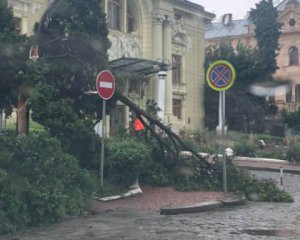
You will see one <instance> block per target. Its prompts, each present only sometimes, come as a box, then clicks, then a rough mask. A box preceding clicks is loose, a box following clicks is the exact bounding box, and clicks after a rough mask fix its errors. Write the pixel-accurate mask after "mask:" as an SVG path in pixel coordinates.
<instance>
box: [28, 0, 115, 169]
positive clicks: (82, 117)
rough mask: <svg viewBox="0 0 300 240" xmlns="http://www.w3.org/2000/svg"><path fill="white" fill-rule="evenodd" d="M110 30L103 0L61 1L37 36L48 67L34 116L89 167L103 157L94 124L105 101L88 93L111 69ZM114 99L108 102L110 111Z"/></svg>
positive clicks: (53, 6)
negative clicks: (109, 60) (109, 66)
mask: <svg viewBox="0 0 300 240" xmlns="http://www.w3.org/2000/svg"><path fill="white" fill-rule="evenodd" d="M107 35H108V30H107V27H106V19H105V15H104V13H103V11H102V8H101V5H100V3H99V1H98V0H90V1H85V0H56V1H53V2H52V4H50V6H49V8H48V10H46V12H45V13H44V15H43V16H42V19H41V22H40V23H39V25H38V26H37V32H36V36H35V38H34V41H33V44H34V45H37V46H38V47H39V56H40V58H39V61H38V62H39V64H42V65H43V69H44V70H45V72H44V74H43V79H42V80H39V81H37V82H36V83H35V87H34V89H33V91H32V94H31V96H30V106H31V108H32V118H33V120H35V121H37V122H38V123H40V124H41V125H43V126H44V127H46V128H47V129H49V130H50V132H51V134H52V135H53V136H55V137H57V138H58V139H59V140H60V141H61V142H62V144H63V146H64V150H66V151H67V152H69V153H71V154H73V155H75V156H76V157H77V158H79V159H80V161H81V163H82V165H83V166H85V167H90V166H91V165H93V164H96V161H97V159H98V158H99V150H98V149H99V148H98V147H97V144H99V141H98V139H97V136H96V134H95V133H94V124H95V122H96V121H99V120H100V119H101V118H102V116H101V114H102V113H101V106H102V105H101V102H102V101H101V100H100V98H98V97H95V96H94V95H89V94H87V92H88V91H90V90H93V89H95V81H96V76H97V74H98V73H99V72H100V71H101V70H104V69H105V68H106V65H107V61H108V59H107V49H108V47H109V45H110V44H109V41H108V38H107ZM114 102H115V99H112V101H109V102H108V111H110V110H111V109H112V107H113V105H114Z"/></svg>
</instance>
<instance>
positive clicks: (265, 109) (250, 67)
mask: <svg viewBox="0 0 300 240" xmlns="http://www.w3.org/2000/svg"><path fill="white" fill-rule="evenodd" d="M277 17H278V13H277V10H276V8H275V7H273V4H272V1H271V0H261V1H260V2H259V3H258V4H256V8H255V9H252V10H251V19H252V22H253V23H254V24H255V26H256V29H255V34H256V35H255V37H256V39H257V45H258V46H257V48H254V49H252V48H250V47H246V46H245V45H243V44H238V46H237V47H236V49H233V47H232V46H231V44H227V43H222V42H221V43H220V45H219V46H209V47H208V48H207V49H206V69H207V68H208V66H209V64H210V63H211V62H213V61H215V60H220V59H224V60H228V61H229V62H231V63H232V64H233V66H234V67H235V69H236V72H237V80H236V83H235V84H234V85H233V87H232V88H231V89H230V90H229V91H226V95H227V98H226V119H227V123H228V125H229V128H230V129H232V130H237V131H244V132H263V131H264V130H265V128H266V122H265V119H266V115H267V114H268V113H269V112H271V111H270V107H273V106H269V105H268V104H266V102H265V99H264V97H258V96H254V95H252V94H250V93H249V88H250V87H251V85H252V84H254V83H256V82H263V81H273V78H272V74H273V73H274V72H275V71H276V69H277V63H276V56H277V50H278V39H279V36H280V27H281V24H280V23H278V21H277ZM205 111H206V116H205V117H206V125H207V126H208V127H209V128H210V129H214V128H215V127H216V125H217V121H218V93H216V92H214V91H213V90H211V89H210V88H209V87H208V86H206V92H205Z"/></svg>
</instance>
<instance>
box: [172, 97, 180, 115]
mask: <svg viewBox="0 0 300 240" xmlns="http://www.w3.org/2000/svg"><path fill="white" fill-rule="evenodd" d="M173 115H174V116H176V117H177V118H178V119H182V101H181V100H180V99H173Z"/></svg>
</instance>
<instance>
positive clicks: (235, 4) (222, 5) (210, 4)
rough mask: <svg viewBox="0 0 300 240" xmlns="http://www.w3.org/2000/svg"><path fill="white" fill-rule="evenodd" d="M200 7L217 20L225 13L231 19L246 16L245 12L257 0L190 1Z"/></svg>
mask: <svg viewBox="0 0 300 240" xmlns="http://www.w3.org/2000/svg"><path fill="white" fill-rule="evenodd" d="M190 1H191V2H195V3H198V4H200V5H202V6H203V7H204V8H205V10H206V11H208V12H213V13H214V14H216V15H217V20H219V19H220V17H221V16H222V15H223V14H225V13H232V14H233V19H240V18H243V17H245V16H246V14H247V11H249V10H250V9H251V8H254V7H255V3H258V2H259V0H190Z"/></svg>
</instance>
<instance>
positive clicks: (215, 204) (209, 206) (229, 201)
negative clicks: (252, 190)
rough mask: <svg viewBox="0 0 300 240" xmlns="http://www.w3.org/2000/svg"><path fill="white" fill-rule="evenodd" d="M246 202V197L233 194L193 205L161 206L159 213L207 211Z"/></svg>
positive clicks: (175, 213)
mask: <svg viewBox="0 0 300 240" xmlns="http://www.w3.org/2000/svg"><path fill="white" fill-rule="evenodd" d="M246 203H247V198H246V197H245V196H233V197H229V198H225V199H224V200H222V201H209V202H203V203H198V204H194V205H188V206H179V207H163V208H161V209H160V215H179V214H190V213H199V212H207V211H212V210H217V209H219V208H223V207H232V206H238V205H243V204H246Z"/></svg>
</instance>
